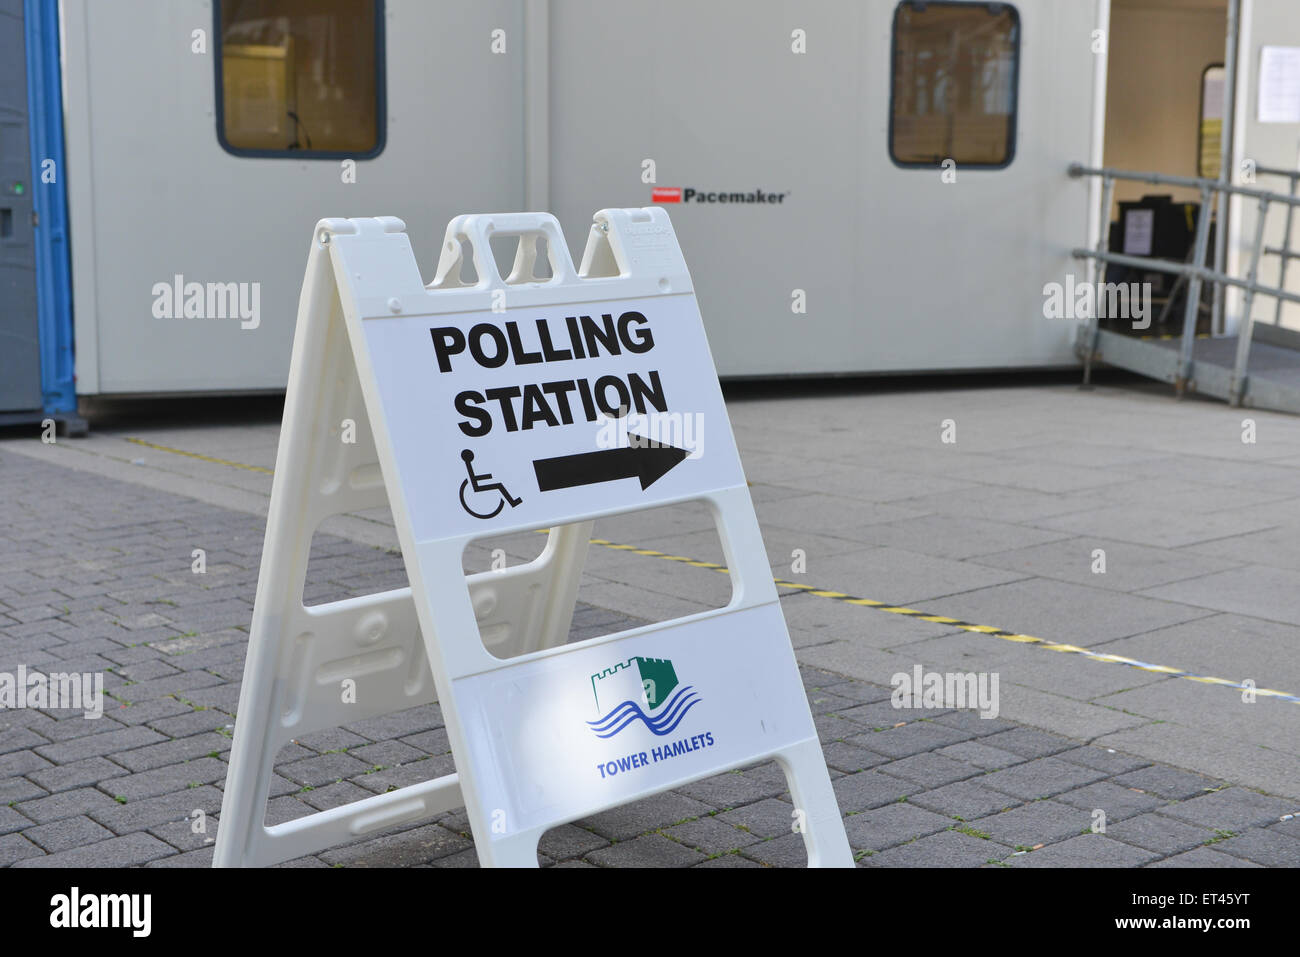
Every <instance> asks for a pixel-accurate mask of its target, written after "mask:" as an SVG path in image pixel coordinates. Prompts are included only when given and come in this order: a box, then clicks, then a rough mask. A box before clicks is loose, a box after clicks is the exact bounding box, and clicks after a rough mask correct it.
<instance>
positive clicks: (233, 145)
mask: <svg viewBox="0 0 1300 957" xmlns="http://www.w3.org/2000/svg"><path fill="white" fill-rule="evenodd" d="M214 6H215V17H216V23H215V30H214V37H215V50H214V59H215V60H216V68H217V77H216V101H217V111H216V112H217V138H218V139H219V140H220V142H221V145H222V146H223V147H225V148H226V149H227V150H228V151H230V152H232V153H235V154H237V155H240V156H282V157H286V158H307V157H350V158H354V159H364V158H367V157H371V156H375V155H377V154H378V153H379V151H380V150H382V149H383V146H384V81H383V76H384V42H383V16H384V11H383V3H382V0H220V2H219V3H217V4H215V5H214Z"/></svg>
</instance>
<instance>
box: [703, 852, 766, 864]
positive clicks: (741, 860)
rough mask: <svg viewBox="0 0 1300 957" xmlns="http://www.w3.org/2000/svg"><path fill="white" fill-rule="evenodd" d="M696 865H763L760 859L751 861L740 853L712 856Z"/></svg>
mask: <svg viewBox="0 0 1300 957" xmlns="http://www.w3.org/2000/svg"><path fill="white" fill-rule="evenodd" d="M694 866H695V867H762V866H763V865H762V864H760V863H758V861H751V860H750V859H749V858H747V857H742V856H741V855H740V854H723V855H720V856H719V857H710V858H709V859H708V860H704V861H700V863H698V864H696V865H694Z"/></svg>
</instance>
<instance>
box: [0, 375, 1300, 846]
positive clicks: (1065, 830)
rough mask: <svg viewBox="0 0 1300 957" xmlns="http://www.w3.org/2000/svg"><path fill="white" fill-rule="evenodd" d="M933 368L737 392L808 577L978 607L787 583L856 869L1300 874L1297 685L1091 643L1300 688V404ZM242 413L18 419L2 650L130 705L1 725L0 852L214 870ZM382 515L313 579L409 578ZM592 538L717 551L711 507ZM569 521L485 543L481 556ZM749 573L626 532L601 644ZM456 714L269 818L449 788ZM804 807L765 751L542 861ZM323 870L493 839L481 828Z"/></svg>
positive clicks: (602, 602) (599, 824)
mask: <svg viewBox="0 0 1300 957" xmlns="http://www.w3.org/2000/svg"><path fill="white" fill-rule="evenodd" d="M930 386H931V387H929V388H915V387H912V388H908V389H904V390H896V391H883V390H862V389H856V390H852V391H850V390H834V389H820V390H806V394H804V395H791V394H780V395H771V394H769V395H767V396H766V397H765V396H764V395H762V394H760V393H758V392H757V390H752V389H751V390H746V391H745V392H743V393H738V394H736V395H734V396H733V398H732V401H731V403H730V408H731V414H732V418H733V423H734V425H735V429H736V433H737V437H738V440H739V442H740V445H741V451H742V456H743V458H744V461H745V465H746V471H747V473H748V475H749V478H750V479H751V482H752V483H753V492H754V497H755V501H756V503H757V507H758V510H759V514H760V520H761V521H762V524H763V527H764V534H765V539H766V542H767V545H768V549H769V552H770V558H771V560H772V564H773V569H774V574H775V575H776V576H777V577H778V578H779V579H781V580H783V581H786V582H790V583H793V585H802V586H812V587H814V588H816V589H819V590H826V591H834V592H840V593H845V594H848V595H852V596H857V597H861V598H869V599H873V600H878V601H882V602H885V603H886V604H887V605H889V606H890V607H894V606H899V605H902V606H904V607H906V608H907V609H914V610H919V611H922V612H924V613H926V614H927V615H928V616H929V617H931V618H934V617H942V618H946V619H950V620H948V621H927V620H921V619H919V618H918V617H917V616H915V615H909V614H906V613H899V612H886V611H881V610H878V609H876V608H872V607H862V606H854V605H849V604H846V603H845V602H844V601H842V600H837V599H835V598H828V597H819V596H817V595H813V594H809V593H808V590H809V589H808V588H807V587H804V588H795V587H792V586H783V587H782V589H781V590H782V592H783V593H784V597H783V599H782V602H783V605H784V606H785V609H786V617H787V621H788V622H789V624H790V628H791V633H792V638H793V640H794V643H795V645H796V649H797V655H798V657H799V659H800V661H801V662H802V663H803V665H804V674H805V682H806V684H807V686H808V688H809V694H810V700H811V702H812V704H813V709H814V711H815V712H816V713H817V714H818V723H819V728H820V730H821V733H822V738H823V743H824V746H825V751H826V756H827V760H828V763H829V764H830V766H831V768H832V776H833V777H834V778H835V783H836V791H837V794H838V796H839V799H840V804H841V810H842V811H843V812H844V813H845V815H846V818H845V821H846V826H847V829H848V833H849V837H850V842H851V844H852V845H853V847H854V850H855V852H856V853H857V854H858V855H859V859H860V863H861V864H863V865H865V866H875V865H880V866H889V865H900V866H908V865H917V864H947V865H963V866H1000V865H1009V866H1036V865H1037V866H1044V865H1046V866H1061V865H1070V866H1078V865H1081V864H1097V865H1117V866H1138V865H1145V866H1179V865H1186V864H1191V865H1198V864H1207V865H1222V866H1251V865H1254V864H1262V865H1268V866H1285V865H1291V866H1295V865H1298V864H1300V817H1292V816H1291V815H1293V814H1296V813H1300V764H1298V763H1297V758H1298V757H1300V733H1298V732H1300V704H1295V703H1292V702H1290V701H1288V700H1284V699H1279V698H1271V697H1268V696H1260V697H1259V698H1258V700H1256V701H1254V702H1253V703H1247V702H1245V701H1243V695H1242V692H1241V690H1239V689H1237V688H1233V687H1227V686H1224V685H1216V684H1207V683H1204V682H1201V681H1194V680H1189V679H1188V678H1187V677H1182V676H1179V675H1176V674H1173V673H1170V672H1162V671H1150V670H1142V669H1138V668H1135V667H1131V666H1129V665H1125V664H1120V663H1114V662H1113V661H1105V660H1098V658H1097V657H1096V656H1097V655H1117V656H1123V657H1126V658H1130V659H1137V660H1140V661H1142V662H1145V663H1148V664H1151V665H1155V666H1158V667H1164V668H1170V669H1174V670H1175V671H1177V672H1184V673H1190V674H1192V675H1195V676H1198V677H1202V678H1203V677H1211V678H1219V679H1225V680H1230V681H1232V682H1234V683H1235V682H1240V681H1242V680H1243V679H1247V678H1249V679H1251V680H1253V681H1254V682H1255V683H1256V685H1257V686H1258V687H1259V688H1266V689H1276V690H1277V691H1280V692H1286V693H1290V694H1292V695H1294V694H1297V693H1300V660H1298V658H1297V654H1296V652H1297V649H1300V627H1298V626H1297V624H1296V623H1297V622H1300V599H1297V597H1296V596H1297V595H1300V589H1297V588H1296V585H1297V584H1298V583H1300V544H1298V543H1300V509H1298V508H1297V507H1296V506H1297V505H1300V419H1295V418H1289V417H1285V416H1277V415H1270V414H1268V413H1242V412H1240V411H1233V410H1229V409H1226V408H1223V407H1221V406H1217V405H1211V404H1207V403H1199V402H1189V403H1174V402H1172V401H1171V400H1169V399H1168V398H1166V397H1164V396H1163V395H1155V394H1151V393H1148V392H1145V391H1140V390H1133V389H1115V388H1104V389H1101V390H1099V391H1098V392H1095V393H1092V394H1088V395H1081V394H1079V393H1078V392H1077V391H1076V390H1074V389H1073V388H1072V387H1070V386H1068V385H1052V384H1048V385H1042V384H1039V385H1029V386H1022V387H979V388H963V389H935V388H932V386H933V383H931V384H930ZM192 412H193V410H192V409H190V410H188V411H187V412H186V415H187V417H188V416H190V415H191V414H192ZM1243 418H1250V419H1253V420H1254V424H1255V442H1254V443H1250V444H1247V443H1243V442H1242V428H1243V425H1242V420H1243ZM246 419H247V410H244V411H241V412H240V414H239V418H232V419H230V420H229V421H226V422H225V423H222V422H213V421H210V420H209V421H206V422H202V423H198V424H196V423H195V422H193V421H186V422H185V424H183V425H181V424H178V423H176V422H168V421H166V420H158V421H153V422H149V421H141V420H135V421H126V420H122V421H121V422H120V424H119V425H113V424H112V423H109V424H107V425H101V426H100V427H99V428H97V429H96V431H95V433H94V434H93V435H92V437H91V438H89V439H87V440H79V441H76V440H63V439H60V440H59V441H58V442H57V443H56V444H55V445H52V446H49V445H42V444H41V443H40V442H39V441H38V440H36V439H34V438H32V437H30V436H25V435H24V436H12V434H11V437H10V438H8V439H7V440H4V441H0V502H3V505H0V573H3V577H2V578H0V672H13V671H15V670H16V669H17V667H18V666H19V665H20V664H21V665H25V666H27V667H28V668H31V669H43V670H46V671H52V670H60V671H67V670H86V671H100V670H102V671H104V672H106V683H107V685H108V686H109V690H110V692H111V693H112V694H113V696H114V698H115V699H116V700H115V701H114V702H112V703H111V706H110V708H108V709H107V710H106V714H105V717H104V718H102V719H100V720H99V721H86V720H83V719H82V718H81V717H80V716H72V717H69V716H68V715H67V713H55V712H49V713H42V712H39V711H28V710H15V711H0V862H3V863H19V864H23V865H30V864H69V865H89V864H101V865H110V864H111V865H123V864H144V863H148V864H151V865H156V866H166V865H175V866H184V865H198V866H202V865H205V864H207V863H209V861H210V858H211V848H210V840H208V838H210V837H211V834H212V833H215V824H216V818H215V813H216V811H217V810H218V809H219V806H220V788H221V786H222V784H223V782H224V776H225V763H224V761H225V758H226V755H227V752H228V749H229V745H230V730H231V725H232V723H233V717H232V715H233V711H234V708H235V703H236V700H237V696H238V683H239V679H240V676H241V673H242V663H243V654H244V646H245V643H246V640H247V634H246V629H247V626H248V622H249V620H250V617H251V612H252V608H251V601H252V595H253V590H254V584H255V581H256V576H257V562H258V555H259V552H260V547H261V541H262V533H263V521H262V518H263V516H264V512H265V506H266V497H267V494H268V493H269V487H270V474H269V471H268V470H269V468H270V467H271V466H273V465H274V450H275V441H276V433H277V425H278V423H276V422H275V421H273V420H272V419H270V418H268V417H267V416H266V414H265V411H263V413H262V415H261V419H260V421H253V423H252V424H247V421H246ZM945 419H950V420H953V424H954V425H955V434H956V442H955V443H945V442H944V441H943V440H942V439H943V429H944V425H943V423H944V420H945ZM236 423H238V424H236ZM129 438H136V439H140V440H143V441H144V442H147V443H151V444H150V445H144V444H139V443H138V442H130V441H127V440H128V439H129ZM158 447H163V448H158ZM165 449H175V450H181V451H188V452H191V453H198V454H201V455H203V456H206V457H207V458H206V459H200V458H193V457H189V456H185V455H180V454H178V453H177V452H176V451H166V450H165ZM213 459H217V460H221V461H212V460H213ZM250 466H251V468H250ZM387 521H388V518H387V516H386V515H385V514H380V513H370V514H364V515H359V516H352V517H347V518H342V519H338V520H334V521H332V522H331V523H330V525H329V526H328V531H329V532H331V533H333V534H326V535H321V536H318V539H317V541H316V542H315V543H314V546H313V567H312V571H311V573H309V589H308V601H312V602H314V601H325V600H331V599H333V598H339V597H343V596H345V595H349V594H357V593H360V592H366V591H373V590H379V589H383V588H391V587H395V586H396V585H400V584H403V583H404V575H403V573H402V569H401V564H400V560H399V558H398V557H397V556H395V555H393V554H392V553H391V552H389V551H387V550H386V549H385V547H384V546H386V545H391V544H392V543H393V536H392V531H391V528H390V527H389V525H388V524H386V523H387ZM596 534H597V535H598V536H599V537H601V538H604V539H608V540H611V541H615V542H620V543H628V544H635V545H639V546H644V547H645V548H647V549H649V550H653V551H659V552H663V553H667V554H670V555H687V556H691V557H695V558H699V559H702V560H705V561H720V560H721V549H720V547H719V545H718V543H717V540H716V535H715V534H714V532H713V531H712V527H711V521H710V520H709V518H708V516H707V515H706V514H705V513H704V511H703V510H702V509H693V508H678V509H672V510H662V511H661V512H660V513H659V514H648V513H643V514H641V515H633V516H625V517H621V518H619V519H616V520H611V521H609V522H604V523H600V525H598V527H597V530H596ZM540 542H541V536H531V537H524V538H519V539H515V540H507V541H503V542H500V543H490V544H488V545H486V546H484V547H483V548H481V549H476V550H475V551H474V552H473V553H472V554H471V555H470V556H469V557H468V559H467V561H468V564H469V568H470V570H480V569H481V568H483V567H486V562H487V560H488V554H489V550H490V548H491V547H492V546H493V545H500V546H501V547H503V548H505V550H506V552H507V553H508V554H509V555H510V556H511V559H512V561H514V560H520V559H526V558H529V557H531V556H532V554H535V552H536V549H537V548H538V547H539V546H540ZM199 547H201V548H205V549H206V550H207V571H206V573H205V574H204V575H202V576H198V575H194V574H192V572H191V567H190V563H191V557H190V556H191V550H192V549H193V548H199ZM1098 549H1101V550H1104V552H1105V571H1104V572H1101V571H1099V570H1098V571H1094V569H1096V568H1098V565H1097V554H1096V551H1097V550H1098ZM796 550H799V551H800V552H801V553H802V555H803V556H804V560H805V561H806V567H804V565H803V563H802V562H800V563H798V564H795V557H796V556H795V552H796ZM727 585H728V580H727V578H726V576H724V575H719V574H717V573H716V572H711V571H707V570H701V569H698V568H694V567H691V566H688V565H684V564H682V563H678V562H673V561H667V560H664V559H663V558H659V557H655V556H644V555H636V554H631V553H629V552H627V551H621V550H614V549H609V548H599V547H596V548H593V551H592V554H591V556H590V559H589V563H588V572H587V574H586V576H585V577H584V580H583V587H582V589H581V592H580V601H581V605H580V608H579V612H578V615H577V617H576V619H575V628H574V634H573V637H574V638H575V639H580V638H584V637H589V636H592V635H595V634H602V633H607V632H609V631H612V630H616V629H618V628H621V627H626V626H627V625H628V624H632V623H639V622H641V621H644V620H654V619H664V618H670V617H675V616H678V615H681V614H686V613H689V612H692V611H697V610H700V609H702V608H705V607H710V606H716V605H719V604H722V603H724V602H725V601H726V597H727V594H728V590H727ZM951 619H959V620H960V621H961V622H964V623H966V627H962V626H961V625H958V624H955V623H954V622H953V621H951ZM972 629H975V630H972ZM986 629H992V630H993V631H992V632H991V633H990V631H988V630H986ZM1008 633H1009V635H1010V636H1013V637H1015V638H1017V639H1019V640H1010V639H1009V637H1008ZM1024 636H1033V637H1037V638H1040V639H1043V640H1044V642H1042V643H1037V644H1035V643H1027V642H1025V641H1024V640H1023V638H1024ZM1045 643H1054V644H1053V647H1046V646H1045ZM1062 646H1065V647H1062ZM1053 648H1055V649H1057V650H1053ZM1071 649H1073V650H1071ZM1081 649H1083V650H1086V651H1088V652H1092V653H1093V657H1089V656H1087V655H1086V654H1083V653H1080V650H1081ZM915 665H921V666H922V667H923V668H924V669H925V670H927V671H941V672H942V671H961V672H971V671H974V672H996V673H997V674H998V675H999V676H1000V707H1001V716H1000V717H999V718H998V719H994V720H985V719H980V718H978V717H975V716H974V715H973V714H971V713H969V712H957V711H941V710H932V711H916V710H898V709H895V708H893V707H892V706H891V704H890V703H889V700H888V699H889V691H890V689H889V688H888V683H889V679H890V676H891V675H893V674H895V673H897V672H910V671H911V670H912V668H913V666H915ZM440 727H441V720H440V716H439V714H438V710H437V707H436V705H435V706H431V707H428V708H421V709H414V710H412V711H408V712H405V713H403V714H402V715H400V716H396V717H390V718H385V719H374V720H372V721H368V722H362V723H359V724H357V725H353V726H349V727H348V728H344V729H339V730H338V731H333V732H327V733H322V734H318V735H313V736H311V737H310V738H305V739H303V740H301V741H299V742H297V744H296V745H294V746H292V747H290V748H288V749H286V751H285V752H284V753H282V754H281V755H280V759H279V761H278V763H277V772H278V774H277V779H276V786H275V789H274V794H275V797H274V800H273V802H272V805H271V808H270V813H269V820H271V821H273V822H274V821H279V820H287V819H289V818H292V817H295V816H298V815H300V814H303V813H308V812H310V811H312V810H315V809H319V808H325V807H331V806H334V805H335V804H338V803H342V802H346V801H350V800H353V799H355V798H357V797H361V796H365V795H367V794H373V793H376V792H381V791H385V790H388V789H389V788H391V787H396V786H401V785H403V784H407V783H413V782H415V781H420V780H425V779H427V778H428V777H431V776H434V775H437V774H441V773H445V771H446V770H447V769H449V768H450V767H451V761H450V755H449V754H448V753H447V750H446V738H445V734H443V733H442V732H441V731H440V730H439V729H440ZM195 809H199V810H203V811H204V812H205V813H206V814H208V815H209V827H208V832H209V833H208V834H207V835H202V834H198V835H196V834H194V833H192V828H191V826H190V824H189V819H190V816H191V814H192V812H193V811H194V810H195ZM792 810H793V809H792V806H791V805H790V804H789V800H788V795H786V794H785V785H784V781H783V780H782V778H781V776H780V775H779V773H778V772H776V770H775V769H774V768H773V767H771V766H765V767H758V768H752V769H747V770H745V771H743V772H739V773H732V774H726V775H722V776H720V777H718V778H716V779H713V780H710V781H705V782H700V783H697V784H695V785H692V786H690V787H686V788H682V789H679V790H678V791H677V792H675V793H671V794H667V795H663V796H660V797H658V798H654V799H651V800H648V801H644V802H641V803H640V804H638V805H634V806H630V807H627V808H623V809H620V810H618V811H615V812H611V813H607V814H602V815H599V816H598V817H596V818H593V819H591V820H588V821H583V822H578V823H577V824H575V825H570V826H566V827H564V828H560V829H557V830H556V831H553V832H552V833H551V834H549V835H548V836H547V838H546V839H545V840H544V841H543V843H542V846H541V853H542V857H543V860H544V861H545V862H550V861H558V862H563V863H573V864H577V863H586V864H595V865H636V864H668V865H691V864H700V865H702V866H725V865H733V866H752V865H758V864H769V865H783V864H798V863H801V862H802V860H803V850H802V844H801V840H800V838H799V837H798V836H797V835H794V834H792V833H790V823H791V811H792ZM1097 811H1102V812H1104V814H1105V821H1106V830H1105V833H1104V834H1097V833H1092V832H1091V825H1092V823H1093V822H1094V820H1096V819H1097V817H1096V812H1097ZM298 863H304V864H312V865H315V864H328V865H333V864H348V865H382V864H410V865H419V864H435V865H440V866H442V865H450V866H456V865H467V864H472V863H473V851H472V849H471V844H470V842H469V840H468V836H467V828H466V824H465V821H464V818H463V816H461V815H459V814H452V815H448V816H445V817H443V818H441V819H438V820H436V821H435V822H433V823H427V824H423V825H419V826H415V827H410V828H406V829H402V830H399V831H397V832H394V833H389V834H386V835H385V836H383V837H380V838H378V839H375V840H372V841H368V842H365V843H363V844H359V845H353V846H351V847H347V848H341V849H337V850H334V851H330V852H326V853H323V854H321V855H318V856H317V857H314V858H310V859H307V860H306V861H302V862H298Z"/></svg>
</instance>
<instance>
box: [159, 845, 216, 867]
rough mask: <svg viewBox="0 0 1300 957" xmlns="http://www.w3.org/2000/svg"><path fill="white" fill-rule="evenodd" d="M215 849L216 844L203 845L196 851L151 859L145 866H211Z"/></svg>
mask: <svg viewBox="0 0 1300 957" xmlns="http://www.w3.org/2000/svg"><path fill="white" fill-rule="evenodd" d="M215 851H216V848H215V846H209V847H203V848H199V849H198V850H195V851H186V852H185V853H183V854H173V855H172V856H171V857H160V858H158V859H157V860H155V861H150V862H149V863H148V864H146V865H145V867H202V868H210V867H211V866H212V856H213V853H214V852H215Z"/></svg>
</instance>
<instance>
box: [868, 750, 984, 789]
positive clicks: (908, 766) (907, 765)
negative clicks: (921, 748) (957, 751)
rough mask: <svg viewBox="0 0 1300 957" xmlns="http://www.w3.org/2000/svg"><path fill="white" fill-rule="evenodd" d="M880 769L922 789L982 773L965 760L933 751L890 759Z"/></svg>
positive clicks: (941, 785) (936, 786)
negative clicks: (895, 759)
mask: <svg viewBox="0 0 1300 957" xmlns="http://www.w3.org/2000/svg"><path fill="white" fill-rule="evenodd" d="M880 771H881V772H882V773H884V774H888V775H892V776H893V777H896V778H902V779H903V780H904V781H909V782H911V783H912V784H915V785H917V786H918V787H920V788H922V789H929V788H938V787H943V786H944V785H945V784H952V783H953V782H954V781H962V780H965V779H966V778H971V777H975V776H976V775H982V774H983V773H984V772H983V771H982V770H981V769H980V768H977V767H975V765H973V764H967V763H966V762H965V761H958V760H957V759H956V758H950V757H945V756H944V755H942V754H935V753H933V752H928V753H925V754H914V755H912V756H911V757H910V758H903V759H902V760H900V761H890V762H889V763H888V764H886V765H883V766H881V768H880Z"/></svg>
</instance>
